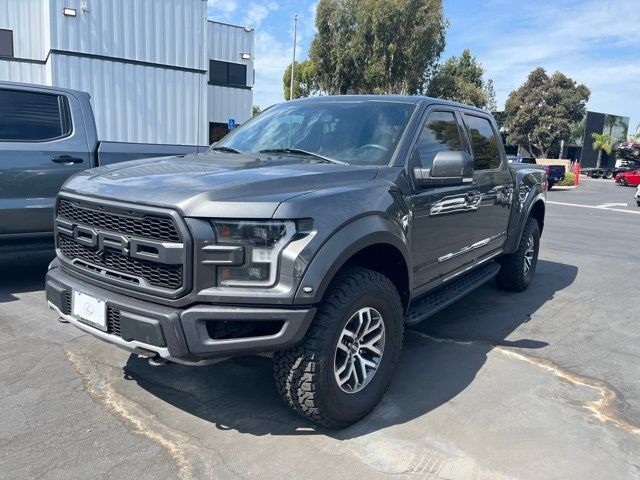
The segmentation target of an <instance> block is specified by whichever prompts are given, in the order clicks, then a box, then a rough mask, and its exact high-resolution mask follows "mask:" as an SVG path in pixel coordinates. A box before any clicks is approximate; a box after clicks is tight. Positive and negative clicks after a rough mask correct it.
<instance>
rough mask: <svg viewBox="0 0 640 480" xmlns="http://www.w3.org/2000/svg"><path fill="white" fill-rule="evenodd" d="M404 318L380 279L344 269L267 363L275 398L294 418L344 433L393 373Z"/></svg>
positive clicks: (385, 282) (375, 400) (371, 273)
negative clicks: (305, 323)
mask: <svg viewBox="0 0 640 480" xmlns="http://www.w3.org/2000/svg"><path fill="white" fill-rule="evenodd" d="M403 330H404V317H403V314H402V304H401V302H400V296H399V295H398V292H397V290H396V288H395V286H394V285H393V283H392V282H391V280H389V279H388V278H387V277H385V276H384V275H381V274H380V273H378V272H374V271H372V270H368V269H365V268H360V267H350V268H347V269H345V270H343V271H342V272H341V273H339V274H338V275H337V276H336V278H335V279H334V280H333V282H332V283H331V285H330V286H329V288H328V289H327V293H326V294H325V297H324V299H323V301H322V303H321V304H320V306H319V308H318V313H317V314H316V316H315V318H314V320H313V323H312V324H311V327H309V331H308V332H307V334H306V336H305V338H304V340H303V341H302V342H301V343H300V344H298V345H296V346H294V347H292V348H290V349H288V350H283V351H280V352H276V353H275V354H274V356H273V370H274V377H275V380H276V385H277V388H278V392H279V393H280V396H281V397H282V398H283V400H284V401H285V402H286V403H287V404H288V405H289V406H290V407H291V408H292V409H293V410H294V411H296V412H297V413H299V414H300V415H302V416H304V417H307V418H308V419H310V420H311V421H313V422H315V423H317V424H319V425H322V426H325V427H331V428H336V427H345V426H347V425H350V424H352V423H354V422H356V421H358V420H360V419H361V418H363V417H364V416H365V415H367V414H368V413H369V412H371V410H373V408H374V407H375V406H376V405H377V404H378V402H379V401H380V399H381V398H382V396H383V395H384V393H385V392H386V390H387V388H388V387H389V384H390V383H391V379H392V378H393V375H394V373H395V370H396V367H397V364H398V360H399V358H400V350H401V349H402V336H403Z"/></svg>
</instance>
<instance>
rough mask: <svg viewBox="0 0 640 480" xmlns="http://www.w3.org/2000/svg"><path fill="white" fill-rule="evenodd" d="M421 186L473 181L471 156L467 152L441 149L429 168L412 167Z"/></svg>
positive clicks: (459, 183) (458, 183)
mask: <svg viewBox="0 0 640 480" xmlns="http://www.w3.org/2000/svg"><path fill="white" fill-rule="evenodd" d="M413 173H414V175H415V177H416V182H417V183H418V185H420V186H421V187H431V186H441V187H444V186H451V185H462V184H464V183H471V182H473V158H471V155H469V154H468V153H467V152H451V151H442V152H438V153H437V154H436V157H435V158H434V159H433V165H432V166H431V168H420V167H418V168H414V169H413Z"/></svg>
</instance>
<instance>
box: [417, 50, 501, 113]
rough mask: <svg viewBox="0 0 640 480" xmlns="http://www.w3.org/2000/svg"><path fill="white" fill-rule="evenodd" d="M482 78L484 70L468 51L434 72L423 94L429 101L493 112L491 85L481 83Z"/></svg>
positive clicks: (493, 101)
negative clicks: (430, 98) (438, 99)
mask: <svg viewBox="0 0 640 480" xmlns="http://www.w3.org/2000/svg"><path fill="white" fill-rule="evenodd" d="M483 75H484V68H482V65H480V63H479V62H478V61H477V60H476V58H475V57H474V56H473V55H472V54H471V50H469V49H468V48H467V49H465V50H464V51H463V52H462V55H460V56H459V57H456V56H453V57H451V58H449V59H448V60H447V61H446V62H444V63H443V64H442V65H439V66H437V67H436V68H435V69H434V71H433V73H432V75H431V78H430V79H429V81H428V85H427V88H426V93H427V95H428V96H430V97H436V98H443V99H445V100H453V101H454V102H460V103H466V104H468V105H475V106H476V107H479V108H486V109H487V110H491V109H493V110H491V111H495V110H497V106H496V98H495V90H494V89H493V81H491V80H488V81H487V82H484V80H483V79H482V77H483ZM490 104H491V105H490Z"/></svg>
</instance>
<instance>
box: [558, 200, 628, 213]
mask: <svg viewBox="0 0 640 480" xmlns="http://www.w3.org/2000/svg"><path fill="white" fill-rule="evenodd" d="M547 203H550V204H551V205H564V206H566V207H578V208H592V209H594V210H605V211H607V212H623V213H635V214H636V215H640V208H639V209H638V210H622V209H621V208H608V207H603V206H602V205H578V204H577V203H563V202H552V201H550V200H547Z"/></svg>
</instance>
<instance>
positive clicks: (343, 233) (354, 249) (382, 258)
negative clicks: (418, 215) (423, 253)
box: [294, 215, 411, 311]
mask: <svg viewBox="0 0 640 480" xmlns="http://www.w3.org/2000/svg"><path fill="white" fill-rule="evenodd" d="M409 265H410V262H409V251H408V246H407V241H406V236H405V234H404V232H403V230H402V229H401V228H400V226H399V224H397V223H396V222H395V221H393V220H391V219H389V218H386V217H383V216H381V215H372V216H367V217H362V218H359V219H357V220H354V221H353V222H350V223H348V224H347V225H345V226H343V227H341V228H340V229H339V230H338V231H336V232H335V233H334V234H333V235H332V236H331V237H330V238H329V239H328V240H327V241H326V242H325V243H324V245H323V246H322V247H321V248H320V249H319V251H318V253H317V254H316V255H315V257H314V258H313V260H312V261H311V262H310V264H309V266H308V268H307V270H306V272H305V273H304V275H303V277H302V281H301V282H300V285H299V287H298V291H297V292H296V296H295V299H294V304H313V303H319V302H320V301H321V300H322V297H323V296H324V293H325V291H326V289H327V287H328V286H329V284H330V283H331V282H332V281H333V279H334V278H335V276H336V275H337V274H338V272H339V271H340V270H341V269H343V268H345V267H348V266H359V267H364V268H369V269H371V270H374V271H377V272H379V273H381V274H383V275H385V276H387V277H388V278H389V279H390V280H391V281H392V282H393V284H394V285H395V286H396V288H397V289H398V293H399V294H400V298H401V300H402V305H403V308H404V309H405V311H406V309H407V308H408V305H409V300H410V295H411V293H410V292H411V269H410V268H409ZM305 287H311V288H312V291H311V292H305V291H304V289H305Z"/></svg>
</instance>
